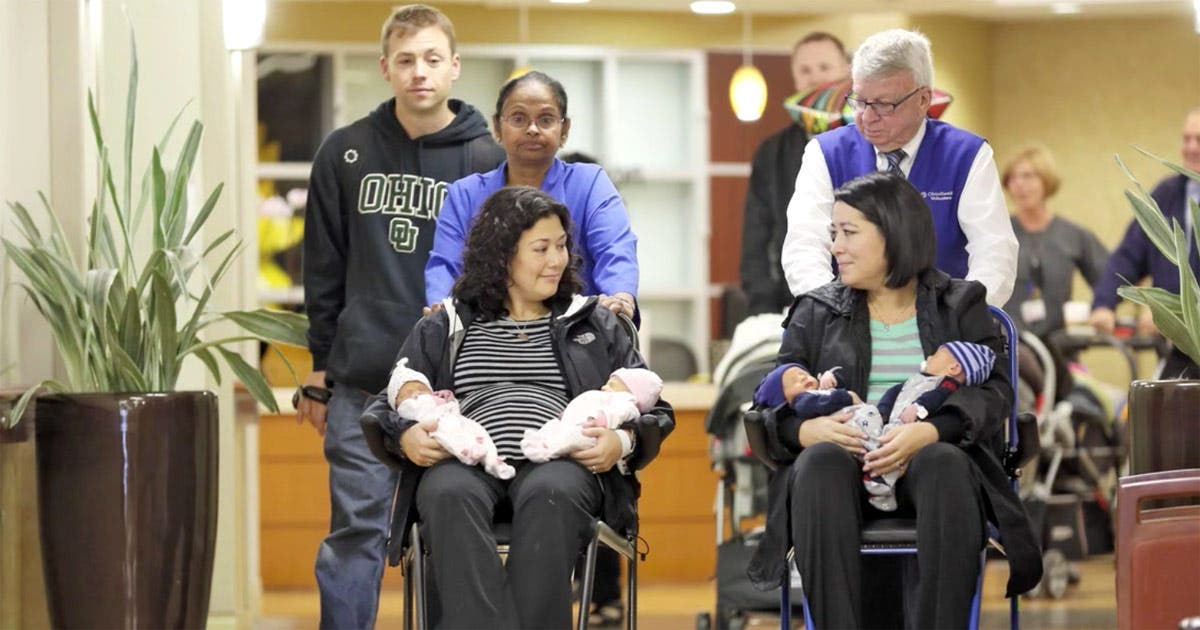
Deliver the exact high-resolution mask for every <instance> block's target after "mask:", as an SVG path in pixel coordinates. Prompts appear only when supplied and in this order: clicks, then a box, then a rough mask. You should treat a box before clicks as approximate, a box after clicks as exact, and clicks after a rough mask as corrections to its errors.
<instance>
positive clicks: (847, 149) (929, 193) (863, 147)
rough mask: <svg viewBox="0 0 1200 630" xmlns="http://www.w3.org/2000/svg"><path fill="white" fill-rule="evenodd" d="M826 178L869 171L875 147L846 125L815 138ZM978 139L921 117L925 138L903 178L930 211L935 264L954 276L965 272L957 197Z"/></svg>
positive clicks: (838, 179) (840, 179)
mask: <svg viewBox="0 0 1200 630" xmlns="http://www.w3.org/2000/svg"><path fill="white" fill-rule="evenodd" d="M817 143H819V144H820V145H821V153H822V154H823V155H824V156H825V164H826V165H827V166H828V167H829V178H830V179H831V180H832V182H833V187H834V188H838V187H840V186H841V185H842V184H844V183H846V182H848V181H850V180H852V179H854V178H855V177H858V176H860V175H865V174H866V173H870V172H872V171H875V170H878V169H877V168H876V167H875V147H873V146H871V143H869V142H867V141H866V139H864V138H863V137H862V134H860V133H858V129H857V128H856V127H855V126H854V125H847V126H845V127H840V128H838V129H834V130H833V131H827V132H825V133H822V134H819V135H818V136H817ZM983 143H984V139H983V138H981V137H979V136H977V135H975V134H973V133H971V132H969V131H964V130H962V129H959V128H958V127H955V126H953V125H949V124H946V123H944V122H941V121H937V120H932V119H931V120H927V121H926V125H925V137H924V138H922V139H921V146H920V147H918V148H917V155H916V157H914V158H913V166H912V170H911V171H909V174H908V181H909V183H911V184H912V185H913V186H914V187H916V189H917V190H919V191H921V196H922V197H924V198H925V203H927V204H929V210H930V212H931V213H932V215H933V231H934V235H935V236H936V238H937V256H936V258H935V263H934V264H935V265H936V266H937V268H938V269H940V270H942V271H944V272H946V273H947V274H949V275H950V276H951V277H954V278H965V277H966V275H967V236H966V235H965V234H963V231H962V228H961V227H959V224H958V200H959V199H960V198H961V197H962V190H963V186H965V185H966V183H967V174H968V173H970V171H971V164H972V163H973V162H974V161H975V155H976V154H977V153H979V148H980V147H981V146H983Z"/></svg>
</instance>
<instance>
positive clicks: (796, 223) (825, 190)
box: [781, 29, 1017, 306]
mask: <svg viewBox="0 0 1200 630" xmlns="http://www.w3.org/2000/svg"><path fill="white" fill-rule="evenodd" d="M851 77H852V80H853V93H852V94H851V95H850V96H848V97H847V101H848V102H849V103H850V104H851V105H852V106H853V107H854V110H855V113H854V124H853V125H848V126H846V127H841V128H839V129H835V130H833V131H829V132H826V133H823V134H820V135H818V136H816V137H814V138H813V139H812V140H810V141H809V143H808V145H807V146H806V147H805V149H804V158H803V161H802V166H801V168H800V174H799V175H798V176H797V177H796V191H795V193H794V194H793V195H792V200H791V203H789V204H788V210H787V216H788V231H787V236H786V237H785V238H784V244H783V253H782V257H781V258H782V264H783V272H784V276H785V277H786V278H787V281H788V287H789V288H790V289H791V291H792V294H793V295H800V294H802V293H805V292H807V291H810V290H812V289H815V288H817V287H819V286H821V285H823V284H825V283H827V282H829V281H830V280H832V279H833V273H832V270H831V259H830V255H829V247H830V237H829V222H830V213H831V211H832V209H833V191H834V189H836V188H837V187H839V186H841V185H842V184H844V183H846V182H848V181H850V180H851V179H854V178H855V177H858V176H860V175H863V174H865V173H868V172H870V171H874V170H879V171H892V172H897V173H900V174H902V175H904V176H905V177H907V178H908V181H909V182H910V183H912V184H913V185H914V186H915V187H916V188H917V190H919V191H920V192H921V195H922V196H923V197H924V198H925V201H926V203H927V204H928V205H929V209H930V211H931V212H932V214H933V223H934V232H935V234H934V235H931V236H936V239H937V255H936V262H935V264H936V266H937V268H938V269H940V270H942V271H944V272H946V273H947V274H949V275H951V276H953V277H955V278H966V279H968V280H977V281H979V282H980V283H981V284H983V286H984V287H986V289H987V301H988V303H989V304H994V305H996V306H1002V305H1003V304H1004V303H1005V302H1006V301H1007V300H1008V298H1009V296H1010V295H1011V293H1012V290H1013V281H1014V278H1015V277H1016V272H1017V239H1016V236H1014V235H1013V230H1012V225H1011V223H1010V221H1009V217H1008V209H1007V207H1006V206H1005V205H1004V193H1003V189H1002V186H1001V184H1000V178H999V175H998V173H997V170H996V163H995V160H994V157H993V153H992V148H991V146H990V145H989V144H988V143H987V141H986V140H984V139H983V138H981V137H979V136H977V135H975V134H973V133H971V132H969V131H965V130H963V129H959V128H958V127H955V126H953V125H950V124H947V123H944V122H941V121H937V120H932V119H930V118H928V117H927V116H926V113H927V112H928V110H929V105H930V102H931V101H932V98H933V90H932V87H933V59H932V56H931V53H930V50H929V40H928V39H927V38H926V37H925V36H924V35H921V34H920V33H916V32H913V31H907V30H903V29H893V30H888V31H883V32H881V33H876V34H874V35H872V36H870V37H868V38H867V40H866V41H864V42H863V43H862V45H861V46H859V48H858V50H857V51H856V52H855V53H854V61H853V64H852V66H851Z"/></svg>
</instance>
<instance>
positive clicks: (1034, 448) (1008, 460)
mask: <svg viewBox="0 0 1200 630" xmlns="http://www.w3.org/2000/svg"><path fill="white" fill-rule="evenodd" d="M988 310H989V311H990V312H991V314H992V316H993V317H994V318H995V319H996V320H997V321H998V322H999V323H1000V326H1001V328H1002V329H1003V331H1004V336H1005V346H1006V349H1007V350H1008V353H1007V354H1008V371H1009V376H1010V378H1011V382H1012V383H1013V388H1014V391H1013V406H1012V409H1010V410H1009V414H1008V416H1009V417H1008V424H1007V426H1006V427H1005V438H1006V442H1007V449H1006V452H1005V454H1004V458H1003V464H1004V469H1005V471H1006V472H1007V473H1008V476H1009V478H1010V479H1011V480H1012V482H1013V484H1014V487H1015V484H1016V478H1017V476H1019V474H1020V469H1021V467H1022V466H1024V465H1025V464H1026V463H1028V462H1029V461H1030V460H1031V459H1033V458H1034V457H1035V456H1036V455H1037V452H1038V445H1039V442H1038V433H1037V431H1038V427H1037V420H1036V418H1035V417H1034V416H1033V415H1032V414H1019V415H1018V413H1017V396H1016V383H1017V355H1016V343H1017V330H1016V327H1015V326H1014V325H1013V322H1012V320H1011V319H1010V318H1009V317H1008V315H1007V314H1006V313H1005V312H1004V311H1003V310H1001V309H999V308H996V307H994V306H992V307H989V309H988ZM778 410H779V408H772V409H752V410H750V411H748V412H746V414H745V415H744V420H745V429H746V439H747V441H748V442H749V445H750V449H751V451H752V452H753V453H754V454H755V455H756V456H757V457H758V458H759V459H760V460H762V462H763V463H764V464H766V466H767V467H768V468H769V469H770V470H772V471H773V472H774V471H779V470H781V469H786V467H787V466H789V465H790V464H791V462H788V461H781V460H778V459H775V458H773V457H772V456H771V455H770V453H769V450H768V447H767V430H768V429H767V426H768V425H773V424H774V423H773V422H771V419H770V416H772V415H773V414H775V413H776V412H777V411H778ZM988 529H989V532H988V534H989V535H988V546H989V547H991V548H993V549H995V550H997V551H999V552H1000V553H1004V545H1003V541H1001V540H999V534H998V532H997V531H995V529H994V526H993V525H991V524H990V523H989V524H988ZM916 541H917V528H916V522H915V521H914V520H912V519H901V518H880V519H875V520H871V521H867V522H865V523H864V524H863V531H862V549H861V553H862V554H863V555H893V556H915V555H916V553H917V545H916ZM793 554H794V549H793V550H790V551H789V552H788V557H787V566H788V567H789V570H788V571H785V572H784V577H783V583H782V584H781V585H780V586H781V588H780V589H779V591H780V595H779V599H780V601H779V612H780V628H782V630H790V628H791V610H792V608H791V601H790V599H791V587H792V586H794V585H793V584H792V577H793V575H792V571H791V567H792V566H793V557H792V556H793ZM986 557H987V549H986V548H985V549H984V550H983V551H981V552H980V556H979V569H980V570H979V577H978V581H977V583H976V587H975V596H974V598H973V599H972V601H971V620H970V627H971V628H978V627H979V609H980V599H981V597H982V592H983V567H984V562H985V560H986ZM800 586H801V589H803V585H800ZM1018 600H1019V598H1017V597H1013V598H1011V600H1010V605H1009V606H1010V608H1009V616H1010V625H1011V627H1012V628H1013V630H1017V628H1018V627H1019V626H1020V619H1019V614H1020V611H1019V601H1018ZM802 605H803V608H804V627H805V628H809V629H812V628H813V627H814V625H813V621H812V616H811V614H810V612H809V609H808V601H807V599H804V600H803V601H802Z"/></svg>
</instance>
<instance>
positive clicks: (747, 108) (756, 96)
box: [729, 11, 767, 122]
mask: <svg viewBox="0 0 1200 630" xmlns="http://www.w3.org/2000/svg"><path fill="white" fill-rule="evenodd" d="M729 103H730V105H732V106H733V113H734V115H735V116H737V119H738V120H740V121H742V122H754V121H756V120H758V119H759V118H762V114H763V110H764V109H766V107H767V81H766V79H764V78H763V74H762V72H759V70H758V68H755V67H754V65H753V64H752V63H750V12H749V11H746V12H744V13H742V65H741V67H740V68H738V69H737V70H736V71H734V73H733V78H732V79H730V81H729Z"/></svg>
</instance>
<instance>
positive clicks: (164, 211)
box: [3, 34, 308, 425]
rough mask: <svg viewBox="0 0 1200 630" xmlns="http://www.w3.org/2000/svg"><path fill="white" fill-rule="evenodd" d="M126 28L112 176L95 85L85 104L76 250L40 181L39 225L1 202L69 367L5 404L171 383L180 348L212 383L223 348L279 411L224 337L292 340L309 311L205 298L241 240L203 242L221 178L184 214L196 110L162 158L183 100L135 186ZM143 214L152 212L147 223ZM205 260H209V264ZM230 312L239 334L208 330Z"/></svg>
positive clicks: (133, 55) (226, 236) (195, 144)
mask: <svg viewBox="0 0 1200 630" xmlns="http://www.w3.org/2000/svg"><path fill="white" fill-rule="evenodd" d="M133 40H134V38H133V35H132V34H131V35H130V70H129V89H128V94H127V97H126V103H125V107H126V108H125V126H124V146H123V149H124V151H123V155H122V157H123V164H122V165H121V166H123V169H122V171H121V177H120V181H117V179H116V177H115V176H114V169H113V165H112V161H111V155H110V147H109V145H108V144H107V143H106V142H105V140H104V134H103V133H102V131H101V129H100V116H99V113H98V111H97V106H96V103H95V100H94V98H93V96H92V92H91V91H90V90H89V91H88V115H89V117H90V119H91V125H92V132H93V135H94V136H95V142H96V150H97V152H98V156H99V159H98V171H99V172H98V178H99V179H98V182H99V183H98V186H97V190H98V191H99V192H98V193H97V198H96V199H95V201H94V202H93V203H92V207H91V211H90V214H89V218H88V230H87V242H86V243H85V244H84V247H83V252H82V254H83V255H82V256H76V254H75V253H74V252H73V251H72V249H71V246H70V243H69V242H68V240H67V237H66V234H65V232H64V230H63V227H62V225H61V224H60V223H59V222H58V219H57V218H56V217H55V213H54V211H53V210H52V209H51V206H50V203H49V201H48V200H47V199H46V196H45V195H44V194H41V193H39V194H38V198H39V199H40V202H41V203H40V210H41V212H42V214H44V215H45V216H46V217H47V218H48V223H49V228H48V230H47V231H46V232H43V231H42V230H39V229H38V226H37V224H36V223H35V222H34V220H33V217H32V215H31V213H30V211H29V210H28V209H27V208H26V207H25V206H23V205H22V204H20V203H10V204H9V207H10V208H11V209H12V213H13V215H14V217H15V223H16V225H17V228H18V230H19V232H20V235H21V236H22V237H23V240H24V243H23V244H16V243H13V242H11V241H9V240H8V239H3V245H4V250H5V252H6V254H7V255H8V259H9V260H11V261H12V263H13V264H14V265H15V266H16V268H17V269H19V270H20V272H21V273H22V274H23V275H24V280H23V281H19V282H17V283H16V284H17V286H20V287H21V288H23V289H24V291H25V294H26V295H27V296H28V297H29V299H30V300H31V301H32V302H33V304H34V305H35V306H36V307H37V309H38V311H39V312H40V313H41V315H42V316H43V317H44V318H45V320H46V321H47V322H48V323H49V324H50V328H51V331H52V334H53V337H54V341H55V345H56V346H57V348H58V352H59V354H60V355H61V356H62V360H63V364H64V366H65V371H66V379H65V381H58V380H47V381H43V382H41V383H38V384H37V385H35V386H33V387H31V388H30V389H29V390H27V391H26V392H24V394H23V395H22V396H21V398H20V399H18V401H17V404H16V406H15V407H14V408H13V413H12V415H11V416H10V419H9V423H10V424H14V425H15V424H16V422H17V421H18V420H19V419H20V417H21V416H22V414H23V413H24V411H25V408H26V406H27V405H28V404H29V403H30V401H31V400H32V399H33V397H34V395H35V394H37V393H38V392H39V391H41V390H43V389H48V390H50V391H54V392H161V391H172V390H174V389H175V386H176V382H177V381H178V379H179V373H180V368H181V366H182V365H183V361H184V359H185V358H186V357H188V356H195V357H196V358H198V359H200V361H201V362H202V363H203V364H204V365H205V367H206V368H207V369H208V371H209V372H210V373H211V374H212V375H213V378H214V379H215V380H216V381H217V382H218V383H219V382H220V381H221V371H220V368H219V365H218V361H217V357H220V358H221V359H222V360H223V361H224V362H225V364H226V365H228V366H229V368H230V369H231V370H232V371H233V373H234V375H235V376H237V378H238V379H240V380H241V381H242V382H243V383H244V384H245V385H246V388H247V389H248V390H249V391H250V393H251V394H253V395H254V397H255V398H256V399H258V400H259V402H261V403H263V404H264V405H266V406H267V407H268V408H270V409H271V410H272V411H278V407H277V405H276V403H275V398H274V396H273V395H272V392H271V388H270V387H269V386H268V385H267V382H266V379H264V378H263V376H262V374H261V373H260V372H259V371H258V370H257V369H255V368H254V367H252V366H251V365H250V364H249V363H247V362H246V361H245V360H244V359H242V357H241V356H240V355H238V354H237V353H236V352H234V351H233V350H230V349H229V347H228V346H230V345H231V344H235V343H239V342H243V341H266V342H269V343H275V342H278V343H285V344H291V345H297V346H304V345H305V343H306V342H305V331H306V330H307V328H308V320H307V318H306V317H304V316H303V315H298V314H295V313H289V312H285V311H274V310H267V309H255V310H248V311H224V312H221V311H217V310H215V309H213V308H212V306H211V305H210V301H211V298H212V296H213V291H214V288H215V287H216V285H217V284H218V283H219V282H220V281H221V280H222V279H223V278H224V277H225V275H226V273H228V272H229V270H230V266H231V263H232V262H233V261H234V260H235V259H236V257H237V256H238V254H239V253H240V252H241V250H242V242H241V239H240V238H238V237H237V236H236V235H235V232H234V230H229V231H227V232H225V233H223V234H221V235H219V236H217V237H216V238H215V239H213V240H212V242H211V243H209V244H208V245H207V246H203V245H202V244H201V243H200V238H198V237H199V236H200V234H201V230H202V228H203V227H204V225H205V223H206V222H207V221H208V219H209V218H210V217H211V215H212V212H213V210H214V209H215V208H216V206H217V200H218V199H219V198H220V195H221V189H222V187H223V185H218V186H217V187H216V188H215V189H214V190H213V191H212V192H211V193H210V194H209V195H208V197H207V199H205V201H204V204H203V205H202V206H201V207H200V208H199V210H197V211H196V212H195V214H194V217H193V218H192V220H191V221H190V222H189V221H188V215H189V207H188V206H189V204H188V199H187V185H188V180H189V178H190V177H191V174H192V166H193V164H194V163H195V160H196V155H197V152H198V150H199V147H200V137H201V135H202V132H203V129H204V127H203V125H202V124H201V123H200V122H199V121H193V122H192V125H191V128H190V129H189V130H188V133H187V137H186V138H185V140H184V142H183V145H182V148H180V150H179V153H178V156H177V158H176V159H175V163H174V165H173V166H172V167H171V168H170V170H168V168H167V165H164V163H163V155H164V154H165V153H166V147H167V146H168V143H169V141H170V139H171V136H172V132H173V131H174V129H175V127H176V125H177V123H178V122H179V119H180V117H182V115H183V112H182V111H180V113H179V114H178V115H176V117H175V119H174V120H173V121H172V122H171V124H170V125H169V126H168V128H167V130H166V132H165V133H164V134H163V136H162V139H161V141H160V142H159V143H158V144H157V145H155V146H154V147H153V150H152V151H151V156H150V160H149V164H148V165H147V166H146V167H145V169H144V170H143V171H142V177H141V182H140V187H139V189H138V194H137V196H136V197H135V196H134V194H133V192H134V191H133V180H132V172H133V163H132V162H133V152H134V150H133V149H134V147H133V137H134V122H135V112H136V104H137V88H138V62H137V49H136V46H135V44H134V41H133ZM144 219H148V221H149V224H148V225H147V226H146V228H145V229H143V220H144ZM147 241H148V242H149V244H150V247H148V248H146V247H144V246H143V247H140V248H137V249H142V250H145V249H148V250H149V251H135V244H137V245H143V244H144V243H146V242H147ZM212 262H215V263H216V264H215V267H210V266H209V265H210V263H212ZM226 321H228V322H232V323H233V324H236V325H237V326H238V327H240V328H241V329H242V331H243V334H238V335H235V336H226V337H220V338H215V339H206V338H205V336H206V335H207V334H212V333H213V327H214V326H216V325H217V324H219V323H221V322H226ZM272 347H274V346H273V345H272ZM276 352H278V350H277V349H276ZM285 363H286V358H285ZM288 367H289V369H290V368H291V366H290V365H289V366H288ZM293 376H295V373H294V372H293Z"/></svg>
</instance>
